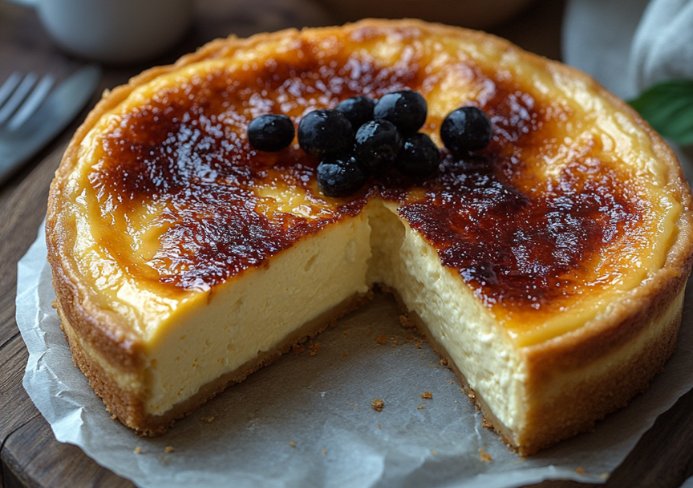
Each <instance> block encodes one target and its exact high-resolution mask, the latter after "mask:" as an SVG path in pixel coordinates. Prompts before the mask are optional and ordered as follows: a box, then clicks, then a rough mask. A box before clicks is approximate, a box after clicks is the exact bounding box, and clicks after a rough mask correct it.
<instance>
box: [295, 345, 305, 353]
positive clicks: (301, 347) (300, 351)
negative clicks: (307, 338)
mask: <svg viewBox="0 0 693 488" xmlns="http://www.w3.org/2000/svg"><path fill="white" fill-rule="evenodd" d="M291 350H292V351H293V352H294V354H301V353H302V352H303V351H305V350H306V348H305V347H303V346H301V345H299V344H294V345H293V346H292V347H291Z"/></svg>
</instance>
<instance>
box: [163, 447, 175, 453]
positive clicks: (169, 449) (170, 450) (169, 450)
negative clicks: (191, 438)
mask: <svg viewBox="0 0 693 488" xmlns="http://www.w3.org/2000/svg"><path fill="white" fill-rule="evenodd" d="M173 451H175V449H174V448H173V447H172V446H166V448H165V449H164V452H173Z"/></svg>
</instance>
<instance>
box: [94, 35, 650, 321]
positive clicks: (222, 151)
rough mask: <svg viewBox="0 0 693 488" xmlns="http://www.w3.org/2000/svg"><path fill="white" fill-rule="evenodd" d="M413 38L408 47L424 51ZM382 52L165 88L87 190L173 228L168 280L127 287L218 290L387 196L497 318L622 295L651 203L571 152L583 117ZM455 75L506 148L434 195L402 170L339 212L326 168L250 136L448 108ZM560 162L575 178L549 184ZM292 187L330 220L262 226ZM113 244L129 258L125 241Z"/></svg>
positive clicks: (491, 78)
mask: <svg viewBox="0 0 693 488" xmlns="http://www.w3.org/2000/svg"><path fill="white" fill-rule="evenodd" d="M401 35H402V36H403V39H404V41H403V42H404V43H405V44H406V42H409V41H412V42H413V40H415V39H416V37H417V36H418V34H417V33H416V32H409V31H403V32H402V33H401ZM371 38H373V39H375V38H377V33H369V32H362V33H361V34H360V37H358V36H352V37H351V38H350V39H337V40H336V41H335V43H334V44H332V45H331V46H330V53H329V56H327V57H321V53H323V51H324V48H323V47H321V46H318V45H317V44H316V43H314V42H311V40H310V39H304V40H303V41H302V42H301V43H300V45H299V46H295V47H296V48H297V49H293V50H292V51H291V52H290V53H289V54H284V55H283V56H280V58H281V59H279V60H273V59H270V60H268V61H266V62H264V63H256V64H253V65H252V67H251V68H250V69H248V70H238V69H236V70H225V69H223V67H217V68H215V69H214V70H212V71H211V72H208V73H207V74H205V75H200V76H196V77H193V78H191V79H190V80H189V82H187V83H183V84H180V85H179V86H176V87H175V88H171V87H167V86H165V87H163V88H161V89H159V90H158V91H157V92H156V93H155V95H154V96H152V97H151V98H150V99H149V100H145V101H144V102H142V103H141V104H139V105H138V106H137V107H136V108H135V109H132V110H130V111H128V112H127V113H126V114H122V115H121V116H120V117H119V118H117V119H116V120H117V123H115V122H114V123H112V124H111V125H110V126H109V130H108V131H106V132H105V133H103V134H102V136H101V139H100V140H101V141H102V143H101V144H102V149H103V152H102V153H101V154H99V157H98V161H97V164H95V165H94V166H93V168H92V170H91V172H90V174H89V176H88V178H89V182H90V184H91V185H92V187H93V189H94V190H95V194H96V195H97V199H98V201H99V205H100V209H101V210H100V211H101V213H102V215H103V216H108V215H121V214H122V215H124V216H125V217H123V218H125V219H126V220H127V218H128V217H127V216H128V215H129V214H130V213H133V212H136V211H137V209H139V208H140V207H141V206H142V205H143V202H150V203H151V202H155V203H159V204H161V206H162V208H163V211H162V212H161V215H160V217H159V219H160V220H159V224H160V225H162V226H164V227H165V231H163V232H162V234H161V236H160V240H159V243H160V245H159V248H158V249H157V250H156V252H155V254H154V255H153V256H152V257H151V259H150V260H149V261H148V262H147V265H148V266H149V267H151V268H153V269H154V270H156V272H157V274H156V275H152V274H151V273H146V272H144V271H140V270H138V269H137V267H134V266H132V265H131V264H128V263H127V261H126V260H125V259H124V258H123V261H122V263H121V264H123V265H124V266H125V267H126V268H128V272H129V273H130V274H131V275H132V276H136V277H138V278H139V279H145V280H151V281H154V282H158V283H160V284H164V285H168V286H172V287H176V288H182V289H208V288H210V287H213V286H214V285H216V284H218V283H220V282H222V281H223V280H225V279H227V278H229V277H231V276H234V275H237V274H239V273H241V272H243V270H245V269H248V268H250V267H254V266H260V265H262V264H263V263H264V262H266V260H267V259H268V258H270V257H271V256H273V255H276V254H277V253H278V252H280V251H281V250H283V249H287V248H289V247H290V246H292V244H294V243H295V242H296V241H298V240H299V239H301V238H303V237H304V236H307V235H310V234H314V233H316V232H317V231H318V230H319V229H322V228H324V227H325V226H327V225H329V224H330V223H333V222H335V221H337V220H339V219H341V218H343V217H344V216H346V215H355V214H357V213H358V212H359V211H361V209H363V207H364V206H365V204H366V203H367V201H368V199H369V198H373V197H374V196H377V195H380V196H381V197H382V198H384V199H386V200H393V201H398V202H399V203H400V209H399V212H400V215H401V216H402V217H404V218H405V219H406V220H407V221H408V222H409V224H410V225H411V227H412V228H414V229H416V230H417V231H419V232H420V233H421V234H422V235H423V236H425V237H426V239H427V240H428V241H429V243H430V244H432V245H433V246H434V247H435V249H437V251H438V253H439V256H440V258H441V261H442V263H443V264H444V265H445V266H448V267H451V268H454V269H456V270H458V271H459V273H460V275H461V276H462V278H463V279H464V280H465V281H466V282H467V283H468V284H470V285H471V286H472V288H473V290H474V291H475V293H476V294H477V296H479V297H480V298H481V299H482V300H484V301H486V303H488V304H495V303H502V304H503V306H505V307H507V308H509V309H512V310H518V311H520V312H521V311H522V310H530V309H531V310H537V309H539V308H541V307H542V306H543V305H545V304H549V303H551V304H553V305H552V307H551V309H552V310H554V311H555V310H558V307H560V306H561V302H562V299H563V298H569V297H570V296H573V295H575V294H579V293H582V292H583V290H584V287H585V286H588V287H591V288H595V287H600V286H603V285H605V284H608V283H611V282H612V281H613V279H614V277H613V276H610V277H608V278H607V279H604V275H603V273H602V274H601V275H600V276H596V275H595V263H602V264H603V263H604V262H605V261H604V257H603V254H604V252H605V250H606V249H616V248H618V247H619V246H628V245H632V244H633V242H632V241H629V240H628V239H630V238H629V237H628V236H629V233H631V232H634V231H635V230H636V229H637V227H638V226H639V224H640V223H641V220H642V212H643V211H644V204H643V202H642V201H641V195H640V193H639V190H638V189H637V187H636V188H633V187H632V186H630V185H629V186H625V185H624V183H622V181H624V180H627V178H628V174H626V173H624V171H623V170H622V169H620V166H619V164H618V162H614V161H613V158H612V157H611V156H608V155H606V156H605V154H606V149H605V148H604V147H602V142H601V141H599V140H598V139H595V140H586V142H585V143H584V144H582V145H581V150H580V151H575V150H573V149H570V150H566V147H568V146H567V143H565V142H564V141H565V139H566V137H567V136H568V135H570V134H571V133H572V132H571V131H572V130H573V126H574V125H576V124H578V125H579V122H576V121H575V120H573V117H574V114H573V110H572V108H571V107H570V105H569V104H566V103H554V101H552V100H551V99H550V98H548V97H546V96H544V95H542V93H541V91H540V90H539V89H537V88H536V86H534V85H533V84H532V81H531V79H529V78H530V77H527V78H528V79H527V80H518V79H517V78H516V77H514V76H509V75H508V72H507V71H505V70H499V71H495V70H494V68H493V67H492V66H490V65H489V66H483V67H480V66H479V65H477V64H476V63H475V62H472V61H470V60H468V59H451V60H450V61H449V62H448V63H447V64H446V65H444V66H439V67H437V68H431V67H430V66H429V62H430V61H431V59H432V57H433V56H434V53H431V52H428V51H426V50H423V51H422V52H418V51H416V50H413V51H406V49H405V51H406V52H408V54H407V55H401V56H399V57H398V61H397V63H396V64H394V65H392V64H390V65H380V64H379V63H378V62H377V61H376V60H375V59H372V58H369V57H368V56H364V55H363V54H362V53H359V52H358V50H357V49H354V45H353V44H354V43H357V42H360V43H362V44H363V46H365V47H366V48H367V47H368V46H369V45H372V42H374V41H373V39H371ZM316 42H317V41H316ZM369 43H370V44H369ZM403 52H404V51H403ZM406 52H405V54H406ZM455 73H459V79H460V83H466V84H468V85H469V86H471V87H474V89H473V90H471V91H473V92H474V93H476V94H477V96H475V97H474V98H469V99H458V100H456V102H455V104H456V105H454V106H451V107H448V108H449V110H452V109H454V108H456V106H463V105H468V104H472V105H478V106H480V107H481V108H483V109H484V110H485V111H486V112H487V113H488V114H489V116H490V117H491V119H492V121H493V124H494V131H495V132H494V138H493V141H492V143H491V144H490V146H489V147H488V148H487V149H485V150H482V151H477V152H475V153H474V154H468V155H463V156H462V157H459V158H455V157H453V156H451V155H450V154H448V153H447V152H444V159H443V162H442V164H441V166H440V171H439V173H438V174H437V175H435V176H434V177H431V178H429V179H427V180H425V181H413V180H409V179H407V178H405V177H402V176H399V175H398V174H397V173H396V172H395V171H394V170H393V171H390V172H389V173H387V174H386V175H384V176H383V177H382V178H380V179H378V180H376V179H371V180H370V181H369V182H368V184H367V187H366V188H364V190H363V191H361V192H360V193H359V194H358V195H355V196H354V197H353V198H349V199H344V200H335V199H329V198H325V197H322V196H321V195H320V194H319V193H318V191H317V188H316V185H315V169H316V166H317V164H318V161H317V159H316V158H314V157H311V156H308V155H306V154H305V153H304V152H303V151H302V150H300V149H298V147H297V146H293V147H291V148H289V149H286V150H284V151H282V152H280V153H277V154H266V153H260V152H258V151H255V150H253V149H252V148H251V147H250V146H249V145H248V142H247V138H246V135H245V131H246V126H247V124H248V123H249V121H250V120H251V119H252V118H253V117H254V116H257V115H260V114H263V113H284V114H287V115H289V116H290V117H292V119H293V120H294V122H295V123H298V122H299V120H300V118H301V116H302V115H304V114H305V113H307V112H308V111H310V110H312V109H314V108H316V107H334V106H335V105H336V104H337V103H338V102H339V101H340V100H342V99H345V98H348V97H350V96H353V95H366V96H370V97H375V98H378V97H380V96H382V95H383V94H385V93H389V92H392V91H396V90H401V89H403V88H411V89H413V90H419V91H421V92H422V93H423V94H424V96H428V95H429V94H430V95H431V97H433V96H434V95H435V96H440V93H438V92H437V91H436V90H439V89H440V85H441V83H442V80H444V79H445V77H449V76H453V75H454V74H455ZM440 122H441V115H440V114H429V118H428V120H427V123H426V125H425V126H424V129H423V130H424V131H425V132H428V133H430V134H432V135H433V137H434V140H437V141H439V139H438V138H437V136H436V133H437V130H438V127H439V125H440ZM571 147H572V146H571ZM559 156H560V157H561V158H562V160H563V161H564V162H565V164H563V165H562V166H560V167H559V169H558V170H556V172H555V174H551V175H549V176H546V174H547V173H550V171H547V168H549V169H550V165H551V163H550V162H551V161H552V160H554V159H556V158H557V157H559ZM277 185H279V186H281V187H282V188H284V187H288V188H291V187H300V188H303V189H305V190H307V192H308V198H309V200H311V201H313V202H315V204H316V205H319V206H323V207H328V208H330V209H331V212H328V213H325V214H324V216H323V217H322V218H317V219H315V218H305V217H301V216H299V215H294V214H290V213H281V212H277V213H274V214H273V215H272V216H271V217H268V216H266V215H264V214H263V213H261V212H258V211H257V209H256V206H257V205H258V201H259V200H258V198H259V197H258V195H257V193H256V189H257V188H258V187H273V186H277ZM112 232H113V235H111V236H108V235H106V236H105V237H104V238H105V239H113V241H114V242H115V241H116V240H117V239H118V237H117V235H116V233H117V232H118V231H116V230H115V228H114V230H113V231H112ZM597 267H598V266H597ZM607 274H608V273H607ZM609 280H612V281H609Z"/></svg>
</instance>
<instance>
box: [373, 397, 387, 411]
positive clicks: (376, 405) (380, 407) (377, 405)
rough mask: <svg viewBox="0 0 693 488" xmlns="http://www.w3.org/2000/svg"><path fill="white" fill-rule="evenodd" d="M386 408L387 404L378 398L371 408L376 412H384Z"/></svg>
mask: <svg viewBox="0 0 693 488" xmlns="http://www.w3.org/2000/svg"><path fill="white" fill-rule="evenodd" d="M384 406H385V402H384V401H382V400H381V399H380V398H376V399H375V400H373V401H372V402H371V407H373V410H375V411H376V412H382V411H383V407H384Z"/></svg>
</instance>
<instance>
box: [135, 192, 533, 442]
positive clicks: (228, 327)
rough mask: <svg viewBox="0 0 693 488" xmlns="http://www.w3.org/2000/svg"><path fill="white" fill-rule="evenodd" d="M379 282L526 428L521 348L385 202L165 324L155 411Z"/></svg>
mask: <svg viewBox="0 0 693 488" xmlns="http://www.w3.org/2000/svg"><path fill="white" fill-rule="evenodd" d="M373 283H384V284H386V285H388V286H390V287H392V288H394V289H395V290H397V292H398V293H399V294H400V296H401V297H402V299H403V301H404V303H405V304H406V305H407V307H409V308H410V309H411V310H413V311H415V312H416V313H418V314H419V316H420V317H421V318H422V319H423V320H424V321H426V323H427V324H428V326H429V328H430V330H431V332H432V333H433V334H434V336H435V338H436V340H438V341H439V342H440V343H441V344H443V345H444V347H445V348H446V350H447V351H448V352H449V354H450V356H451V358H452V359H453V360H454V361H455V363H456V364H457V366H458V368H459V369H460V371H461V372H462V373H463V374H464V375H465V377H466V378H467V381H468V382H469V385H470V386H471V387H472V388H473V389H474V390H475V391H476V392H477V393H478V394H479V395H481V396H482V397H483V398H484V399H485V400H486V402H487V403H488V404H489V406H490V407H491V408H492V410H493V413H494V415H496V417H497V418H498V419H499V420H500V421H501V422H503V423H504V424H505V425H506V426H507V427H508V428H510V429H515V428H517V427H518V425H517V424H518V419H521V418H522V409H523V402H522V401H521V400H522V398H521V385H522V383H523V380H524V378H525V371H524V368H523V363H522V362H521V361H520V358H519V352H518V350H517V349H515V348H514V347H513V345H512V343H511V341H510V338H509V336H508V335H507V333H505V332H504V331H503V330H502V329H501V328H499V327H498V326H497V324H495V322H494V319H493V317H492V316H491V315H490V313H489V312H488V311H487V310H486V309H485V308H484V307H483V306H482V305H481V303H480V302H479V301H478V300H476V299H475V298H474V297H473V295H472V293H471V291H470V290H469V289H468V287H467V286H466V285H464V283H463V282H462V280H461V279H460V277H459V276H458V275H456V274H455V273H454V272H453V271H452V270H450V269H448V268H445V267H443V266H441V264H440V261H439V259H438V257H437V255H436V252H435V250H434V249H433V248H431V246H430V245H429V244H427V243H426V242H425V241H424V240H423V239H422V238H421V236H420V235H419V234H417V233H416V232H414V231H412V230H411V229H410V228H409V227H408V226H406V225H405V224H404V223H403V222H402V220H401V219H400V218H399V217H398V216H397V215H396V208H395V207H394V206H393V205H392V204H386V205H383V204H382V203H381V201H380V200H376V201H373V202H372V203H371V204H370V205H369V206H368V208H367V209H366V210H365V211H364V212H362V213H361V214H360V215H359V216H358V217H356V218H353V219H346V220H345V221H343V222H341V223H339V224H335V225H332V226H330V227H328V228H327V229H325V230H323V231H321V232H320V233H319V234H318V235H316V236H314V237H311V238H307V239H304V240H302V241H300V242H299V243H298V244H296V245H295V246H293V247H292V248H291V249H290V250H287V251H284V252H283V253H281V254H280V255H279V256H276V257H275V258H274V259H272V264H271V266H269V267H266V268H264V267H260V268H256V269H252V270H248V271H246V272H245V273H244V274H243V275H242V276H241V277H239V279H234V280H232V281H231V282H230V283H228V284H226V285H222V286H218V287H216V288H215V289H214V292H213V294H212V295H211V298H209V296H208V295H206V294H200V295H199V298H198V299H193V300H188V301H186V302H185V304H184V305H182V306H181V307H179V309H178V310H177V313H176V314H174V315H172V316H171V317H169V318H168V319H167V320H166V321H165V322H162V323H160V324H158V325H157V327H156V330H157V331H158V333H157V335H156V336H154V337H152V338H151V339H150V341H149V342H148V344H149V347H148V349H147V351H146V353H145V354H146V357H147V358H148V359H149V364H148V367H147V368H146V378H147V381H146V383H147V384H148V385H149V387H148V390H149V392H148V394H147V397H148V400H147V403H146V408H147V412H148V413H150V414H153V415H161V414H164V413H165V412H167V411H168V410H169V409H170V408H171V407H173V406H174V405H175V404H177V403H179V402H181V401H183V400H185V399H187V398H189V397H190V396H192V395H194V394H195V393H196V392H197V391H198V390H199V389H200V387H202V386H203V385H205V384H207V383H209V382H211V381H213V380H214V379H216V378H217V377H219V376H221V375H222V374H224V373H228V372H231V371H234V370H236V369H238V368H239V367H241V366H242V365H243V364H245V363H246V362H248V361H250V360H252V359H253V358H254V357H255V356H256V355H257V354H258V353H259V352H262V351H267V350H270V349H272V348H274V347H276V346H277V345H278V344H280V343H281V342H282V341H283V340H284V339H285V338H286V337H287V336H288V335H289V334H290V333H291V332H292V331H294V330H295V329H297V328H299V327H300V326H301V325H303V324H304V323H306V322H308V321H309V320H311V319H313V318H315V317H317V316H318V315H320V314H322V313H324V312H326V311H328V310H330V309H331V308H334V307H335V306H337V305H338V304H339V303H341V302H342V301H344V300H345V299H347V298H348V297H349V296H351V295H353V294H354V293H364V292H366V291H367V290H368V288H369V286H370V285H372V284H373ZM203 302H204V303H203ZM123 386H125V385H123Z"/></svg>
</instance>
